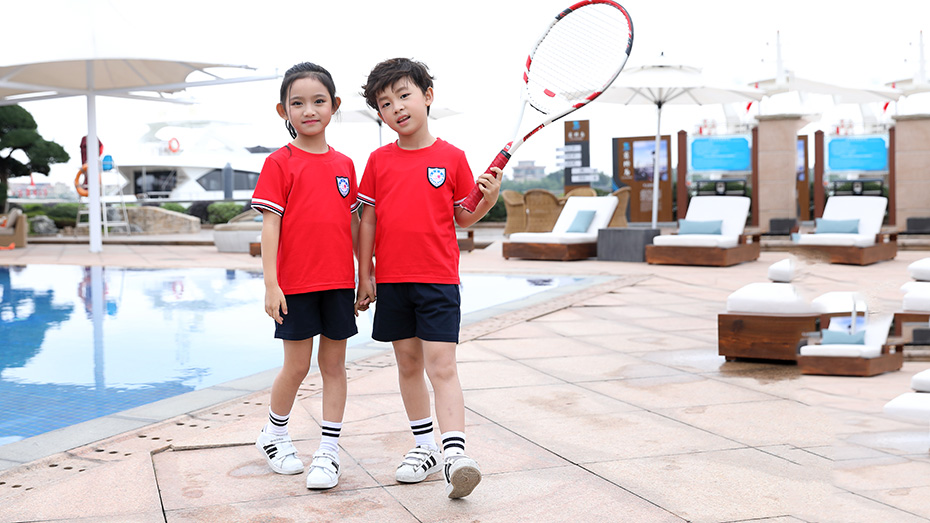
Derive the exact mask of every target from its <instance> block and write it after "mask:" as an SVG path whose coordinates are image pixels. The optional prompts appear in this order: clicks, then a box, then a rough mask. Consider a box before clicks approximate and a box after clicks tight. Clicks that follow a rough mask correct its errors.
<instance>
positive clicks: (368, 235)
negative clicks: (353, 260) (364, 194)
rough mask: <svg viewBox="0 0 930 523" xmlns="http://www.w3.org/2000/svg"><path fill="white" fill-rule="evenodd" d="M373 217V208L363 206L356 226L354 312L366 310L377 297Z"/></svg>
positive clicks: (374, 218)
mask: <svg viewBox="0 0 930 523" xmlns="http://www.w3.org/2000/svg"><path fill="white" fill-rule="evenodd" d="M376 225H377V218H376V217H375V209H374V207H371V206H368V205H365V206H363V208H362V219H361V221H360V222H359V225H358V295H357V297H356V300H355V310H356V313H357V312H358V311H364V310H368V306H369V305H371V302H373V301H375V297H376V296H377V293H376V289H375V285H374V281H373V280H374V279H373V278H372V276H373V275H374V264H373V263H372V256H373V254H374V249H375V226H376Z"/></svg>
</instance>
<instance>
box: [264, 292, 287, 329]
mask: <svg viewBox="0 0 930 523" xmlns="http://www.w3.org/2000/svg"><path fill="white" fill-rule="evenodd" d="M265 314H267V315H269V316H271V318H272V319H274V321H276V322H277V323H278V325H281V324H282V323H284V315H286V314H287V300H286V299H285V298H284V292H283V291H282V290H281V287H279V286H277V285H275V286H274V287H265Z"/></svg>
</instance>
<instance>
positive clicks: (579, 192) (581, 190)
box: [564, 187, 597, 200]
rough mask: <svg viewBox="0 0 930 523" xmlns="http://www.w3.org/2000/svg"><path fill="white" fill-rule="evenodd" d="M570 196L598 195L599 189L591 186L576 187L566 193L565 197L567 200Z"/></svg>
mask: <svg viewBox="0 0 930 523" xmlns="http://www.w3.org/2000/svg"><path fill="white" fill-rule="evenodd" d="M569 196H597V191H595V190H594V189H592V188H590V187H575V188H574V189H572V190H570V191H568V192H567V193H565V198H564V199H566V200H567V199H568V197H569Z"/></svg>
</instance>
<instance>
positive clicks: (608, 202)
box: [552, 196, 617, 241]
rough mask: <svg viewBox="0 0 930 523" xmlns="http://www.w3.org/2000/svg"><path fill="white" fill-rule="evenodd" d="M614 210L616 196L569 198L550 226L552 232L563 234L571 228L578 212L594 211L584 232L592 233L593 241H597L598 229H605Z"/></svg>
mask: <svg viewBox="0 0 930 523" xmlns="http://www.w3.org/2000/svg"><path fill="white" fill-rule="evenodd" d="M616 208H617V197H616V196H594V197H592V196H571V197H569V198H568V199H567V200H565V206H564V207H562V211H561V212H560V213H559V219H558V220H556V221H555V225H553V226H552V232H555V233H564V232H565V231H567V230H568V228H569V226H571V224H572V221H574V219H575V215H577V214H578V211H588V210H591V211H595V214H594V218H593V219H592V220H591V224H590V225H588V230H587V231H586V232H588V233H592V232H593V233H594V241H597V231H598V229H603V228H605V227H607V224H608V223H610V218H611V217H612V216H613V214H614V209H616Z"/></svg>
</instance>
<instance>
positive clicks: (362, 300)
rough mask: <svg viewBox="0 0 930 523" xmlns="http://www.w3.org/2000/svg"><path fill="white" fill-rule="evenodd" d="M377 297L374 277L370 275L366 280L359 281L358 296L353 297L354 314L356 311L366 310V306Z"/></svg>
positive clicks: (356, 313)
mask: <svg viewBox="0 0 930 523" xmlns="http://www.w3.org/2000/svg"><path fill="white" fill-rule="evenodd" d="M376 299H377V293H376V287H375V277H374V276H372V277H371V278H369V280H368V281H361V282H359V284H358V296H357V297H356V299H355V315H356V316H358V311H367V310H368V306H369V305H371V304H372V303H374V302H375V300H376Z"/></svg>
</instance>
